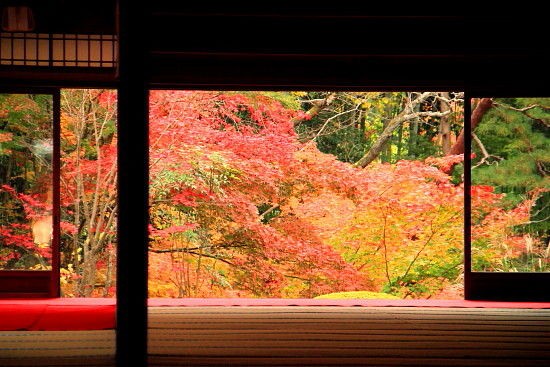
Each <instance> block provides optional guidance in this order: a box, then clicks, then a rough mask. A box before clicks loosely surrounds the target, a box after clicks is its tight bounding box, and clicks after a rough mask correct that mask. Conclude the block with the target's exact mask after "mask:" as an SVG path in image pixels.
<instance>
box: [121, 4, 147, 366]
mask: <svg viewBox="0 0 550 367" xmlns="http://www.w3.org/2000/svg"><path fill="white" fill-rule="evenodd" d="M118 6H119V8H118V27H119V70H118V71H119V74H118V76H119V88H118V252H117V253H118V255H117V256H118V257H117V260H118V263H117V266H118V268H117V337H116V343H117V345H116V346H117V365H118V366H136V367H138V366H146V365H147V245H148V243H147V242H148V241H147V238H148V236H147V224H148V222H149V218H148V216H149V212H148V191H149V185H148V182H149V173H148V170H149V165H148V108H147V105H148V91H147V75H146V74H147V73H146V70H147V61H146V58H147V52H146V50H145V45H146V42H145V39H146V36H147V35H146V33H145V29H146V26H145V23H146V22H145V19H146V17H145V11H144V9H143V7H144V6H143V5H140V2H136V1H130V0H119V2H118Z"/></svg>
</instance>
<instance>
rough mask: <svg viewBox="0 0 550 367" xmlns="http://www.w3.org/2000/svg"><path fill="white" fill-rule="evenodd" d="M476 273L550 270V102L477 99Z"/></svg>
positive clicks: (474, 141)
mask: <svg viewBox="0 0 550 367" xmlns="http://www.w3.org/2000/svg"><path fill="white" fill-rule="evenodd" d="M472 111H473V112H472V130H473V133H472V143H471V144H472V152H473V154H472V171H471V172H472V214H471V215H472V216H471V218H472V227H471V228H472V229H471V230H472V270H473V271H488V272H548V271H550V176H549V173H550V98H475V99H473V100H472Z"/></svg>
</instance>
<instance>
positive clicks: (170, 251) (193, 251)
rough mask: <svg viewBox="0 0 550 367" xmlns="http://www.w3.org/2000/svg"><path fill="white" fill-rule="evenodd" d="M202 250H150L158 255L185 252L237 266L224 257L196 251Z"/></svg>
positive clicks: (198, 248) (196, 248)
mask: <svg viewBox="0 0 550 367" xmlns="http://www.w3.org/2000/svg"><path fill="white" fill-rule="evenodd" d="M200 249H201V248H200V247H194V248H174V249H153V248H149V252H154V253H156V254H163V253H176V252H184V253H186V254H190V255H196V256H204V257H208V258H210V259H215V260H220V261H221V262H223V263H226V264H229V265H232V266H234V265H235V264H233V263H232V262H231V261H229V260H226V259H225V258H223V257H220V256H216V255H209V254H205V253H198V252H196V250H200Z"/></svg>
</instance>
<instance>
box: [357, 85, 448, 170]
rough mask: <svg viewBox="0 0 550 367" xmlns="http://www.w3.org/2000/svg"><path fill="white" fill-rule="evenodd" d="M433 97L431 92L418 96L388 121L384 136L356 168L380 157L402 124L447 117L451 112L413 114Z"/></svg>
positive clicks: (381, 136)
mask: <svg viewBox="0 0 550 367" xmlns="http://www.w3.org/2000/svg"><path fill="white" fill-rule="evenodd" d="M433 96H434V93H431V92H425V93H422V94H421V95H420V96H418V98H416V99H415V100H413V101H411V102H410V103H409V104H407V105H406V106H405V108H404V109H403V111H401V112H400V113H399V114H398V115H397V116H395V117H394V118H392V119H391V120H390V121H388V123H387V124H386V125H385V128H384V131H382V134H380V136H379V137H378V139H377V140H376V141H375V142H374V144H373V145H372V147H371V148H370V149H369V151H368V152H367V153H366V154H365V155H364V156H363V157H361V159H359V160H358V161H357V162H356V163H355V166H357V167H362V168H365V167H366V166H368V165H369V164H370V163H371V162H372V161H374V160H375V159H376V157H378V156H379V155H380V152H382V150H383V149H384V148H385V147H386V143H387V142H388V141H389V140H390V139H391V137H392V134H393V132H394V131H395V129H397V128H398V127H399V126H401V124H402V123H404V122H405V121H410V120H413V119H416V118H419V117H423V116H437V117H442V116H445V115H447V114H448V113H449V111H447V112H413V111H414V110H415V108H416V106H418V105H419V104H420V103H422V102H424V101H425V100H426V99H428V98H429V97H433Z"/></svg>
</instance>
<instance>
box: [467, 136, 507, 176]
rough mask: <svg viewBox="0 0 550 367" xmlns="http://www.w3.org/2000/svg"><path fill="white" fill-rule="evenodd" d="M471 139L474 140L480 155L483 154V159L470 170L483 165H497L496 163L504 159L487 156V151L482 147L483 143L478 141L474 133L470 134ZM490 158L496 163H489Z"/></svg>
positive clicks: (491, 155)
mask: <svg viewBox="0 0 550 367" xmlns="http://www.w3.org/2000/svg"><path fill="white" fill-rule="evenodd" d="M472 138H473V139H474V141H475V142H476V144H477V146H478V147H479V149H480V150H481V154H483V158H481V160H480V161H479V162H478V163H477V164H476V165H475V166H472V169H474V168H476V167H479V166H481V165H483V164H488V165H491V164H493V163H496V164H497V165H498V161H502V160H503V159H504V158H502V157H499V156H496V155H493V154H489V152H487V149H486V148H485V145H483V143H482V142H481V140H480V139H479V137H478V136H477V135H476V134H475V133H472ZM490 158H496V159H497V160H498V161H493V162H491V161H489V159H490Z"/></svg>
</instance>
